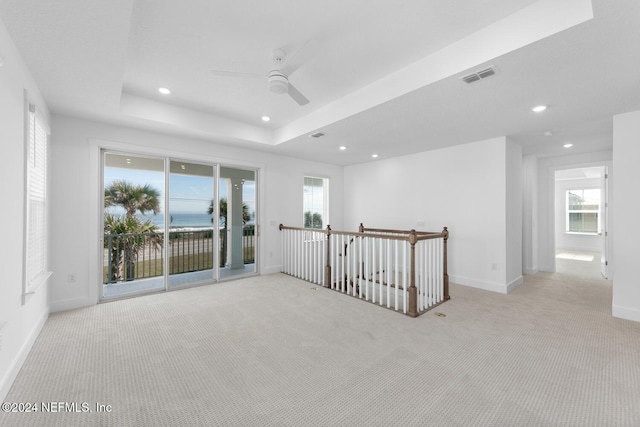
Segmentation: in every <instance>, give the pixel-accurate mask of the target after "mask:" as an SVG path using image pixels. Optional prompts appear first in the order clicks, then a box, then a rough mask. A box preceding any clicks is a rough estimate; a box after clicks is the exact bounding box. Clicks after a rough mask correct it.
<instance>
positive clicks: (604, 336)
mask: <svg viewBox="0 0 640 427" xmlns="http://www.w3.org/2000/svg"><path fill="white" fill-rule="evenodd" d="M451 295H452V300H451V301H448V302H446V303H445V304H443V305H441V306H440V307H438V308H436V309H435V312H440V313H444V314H445V315H446V317H439V316H436V315H435V313H434V312H429V313H427V314H425V315H423V316H421V317H419V318H418V319H411V318H408V317H405V316H403V315H401V314H397V313H393V312H391V311H389V310H386V309H382V308H379V307H376V306H374V305H372V304H370V303H366V302H362V301H358V300H356V299H353V298H349V297H346V296H344V295H340V294H338V293H337V292H334V291H330V290H326V289H322V288H317V287H316V286H313V285H311V284H309V283H307V282H303V281H299V280H297V279H294V278H292V277H289V276H285V275H281V274H275V275H270V276H261V277H252V278H248V279H241V280H237V281H232V282H224V283H220V284H216V285H213V286H204V287H198V288H192V289H187V290H182V291H178V292H170V293H165V294H157V295H151V296H145V297H141V298H136V299H129V300H123V301H117V302H112V303H107V304H101V305H97V306H94V307H89V308H85V309H80V310H74V311H69V312H64V313H58V314H53V315H52V316H51V317H50V319H49V320H48V321H47V323H46V325H45V327H44V329H43V331H42V333H41V335H40V337H39V338H38V340H37V342H36V343H35V345H34V348H33V350H32V352H31V354H30V356H29V358H28V360H27V361H26V363H25V365H24V367H23V369H22V371H21V372H20V374H19V376H18V378H17V380H16V382H15V383H14V385H13V387H12V389H11V391H10V392H9V395H8V396H7V399H6V400H7V401H8V402H36V403H37V406H39V407H41V402H49V405H50V402H70V403H72V404H73V403H74V402H75V404H76V405H77V407H78V408H79V410H82V408H83V406H82V405H83V404H85V403H86V405H87V406H86V407H85V408H88V409H90V412H86V413H82V412H65V411H62V412H57V413H43V412H38V413H25V414H15V413H0V425H2V426H32V425H33V426H64V427H70V426H192V425H193V426H214V425H221V426H226V425H229V426H268V425H276V426H312V425H318V426H332V425H335V426H365V425H366V426H391V425H398V426H431V425H433V426H638V425H640V324H637V323H634V322H630V321H625V320H620V319H614V318H612V317H611V285H610V283H609V282H607V281H606V280H604V279H601V278H599V277H597V276H595V277H593V278H584V277H578V276H572V275H567V274H558V273H556V274H548V273H540V274H537V275H535V276H526V277H525V283H524V284H523V285H522V286H520V287H519V288H518V289H516V290H515V291H514V292H513V293H511V294H509V295H500V294H495V293H491V292H485V291H481V290H477V289H472V288H467V287H463V286H458V285H455V284H452V285H451ZM96 404H102V405H111V410H110V412H101V413H100V412H98V411H97V407H96ZM63 407H64V405H63ZM72 408H73V405H71V406H70V407H69V408H67V409H72ZM63 409H64V408H63Z"/></svg>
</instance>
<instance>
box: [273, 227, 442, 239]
mask: <svg viewBox="0 0 640 427" xmlns="http://www.w3.org/2000/svg"><path fill="white" fill-rule="evenodd" d="M327 227H330V226H327ZM279 229H280V230H297V231H311V232H316V233H322V234H326V235H332V234H335V235H336V236H340V235H342V236H354V237H371V238H374V239H389V240H404V241H407V242H408V241H409V236H410V235H411V233H412V232H413V233H415V235H416V237H417V239H418V240H428V239H438V238H440V237H445V233H444V230H443V231H441V232H434V231H429V232H427V231H415V230H410V231H404V230H391V231H395V232H396V234H398V235H397V236H393V235H389V234H377V233H369V232H363V233H361V232H357V231H335V230H331V229H329V230H328V231H327V229H321V228H303V227H290V226H288V225H282V224H280V226H279ZM445 229H446V227H445ZM365 230H373V229H365ZM376 231H380V232H382V231H383V230H382V229H378V230H376Z"/></svg>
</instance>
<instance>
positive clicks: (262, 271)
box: [260, 265, 282, 275]
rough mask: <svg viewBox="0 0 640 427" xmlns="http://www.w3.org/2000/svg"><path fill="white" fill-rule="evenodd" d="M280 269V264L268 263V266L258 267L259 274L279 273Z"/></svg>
mask: <svg viewBox="0 0 640 427" xmlns="http://www.w3.org/2000/svg"><path fill="white" fill-rule="evenodd" d="M281 271H282V265H270V266H268V267H262V268H261V269H260V274H264V275H267V274H275V273H280V272H281Z"/></svg>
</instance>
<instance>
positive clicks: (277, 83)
mask: <svg viewBox="0 0 640 427" xmlns="http://www.w3.org/2000/svg"><path fill="white" fill-rule="evenodd" d="M269 90H270V91H271V92H274V93H279V94H282V93H287V92H288V90H289V79H287V76H285V75H284V74H282V72H281V71H278V70H274V71H270V72H269Z"/></svg>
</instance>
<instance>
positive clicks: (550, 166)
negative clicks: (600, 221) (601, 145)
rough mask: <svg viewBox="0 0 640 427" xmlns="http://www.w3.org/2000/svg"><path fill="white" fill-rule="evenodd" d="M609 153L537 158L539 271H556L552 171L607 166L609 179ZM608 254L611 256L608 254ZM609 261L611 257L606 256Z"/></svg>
mask: <svg viewBox="0 0 640 427" xmlns="http://www.w3.org/2000/svg"><path fill="white" fill-rule="evenodd" d="M612 155H613V154H612V152H611V151H599V152H595V153H587V154H577V155H567V156H559V157H547V158H542V159H538V172H537V179H538V184H537V187H538V200H537V203H538V211H537V212H536V216H537V224H538V262H539V265H538V268H539V270H540V271H550V272H555V271H556V259H555V255H556V243H555V240H556V237H555V172H556V171H557V170H561V169H575V168H582V167H592V166H607V167H609V177H610V178H612V177H613V174H614V171H613V168H612V167H611V159H612ZM609 204H610V206H611V205H613V204H614V203H613V192H610V193H609ZM612 223H613V221H610V222H609V225H610V226H609V240H613V239H614V233H613V224H612ZM609 255H611V254H609ZM610 259H611V257H610ZM613 269H614V263H612V262H610V263H609V275H610V276H611V275H612V274H613Z"/></svg>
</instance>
